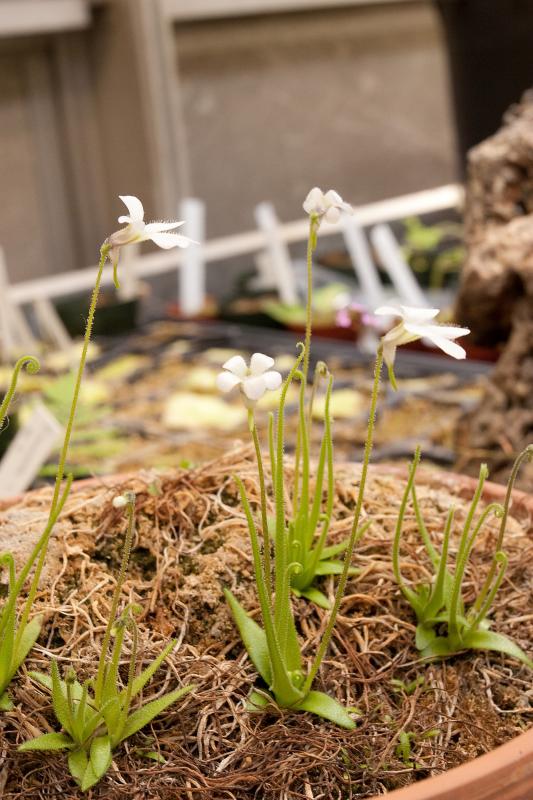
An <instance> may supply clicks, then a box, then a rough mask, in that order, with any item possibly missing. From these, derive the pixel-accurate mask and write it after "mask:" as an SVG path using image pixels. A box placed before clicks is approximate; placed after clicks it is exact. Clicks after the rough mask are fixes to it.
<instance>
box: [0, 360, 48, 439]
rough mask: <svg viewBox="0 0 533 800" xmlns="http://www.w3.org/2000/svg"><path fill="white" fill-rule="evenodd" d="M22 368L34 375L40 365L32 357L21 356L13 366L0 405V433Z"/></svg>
mask: <svg viewBox="0 0 533 800" xmlns="http://www.w3.org/2000/svg"><path fill="white" fill-rule="evenodd" d="M23 367H26V372H29V373H30V375H35V373H36V372H38V371H39V367H40V364H39V362H38V361H37V359H36V358H35V357H34V356H22V358H19V360H18V361H17V363H16V364H15V368H14V370H13V375H12V376H11V382H10V384H9V389H8V390H7V392H6V394H5V396H4V399H3V401H2V404H1V405H0V432H1V430H2V426H3V424H4V420H5V418H6V417H7V414H8V411H9V406H10V405H11V401H12V399H13V395H14V394H15V390H16V388H17V383H18V379H19V373H20V371H21V369H22V368H23Z"/></svg>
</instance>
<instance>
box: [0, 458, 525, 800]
mask: <svg viewBox="0 0 533 800" xmlns="http://www.w3.org/2000/svg"><path fill="white" fill-rule="evenodd" d="M235 473H238V474H239V475H240V476H241V477H242V478H243V480H244V482H245V484H246V487H247V490H248V492H249V496H250V498H251V499H252V501H254V500H255V499H256V498H257V496H258V485H257V477H256V469H255V466H254V463H253V461H252V459H251V453H250V451H248V450H242V449H241V450H238V451H233V452H230V453H228V454H227V455H226V456H225V457H224V458H222V459H219V460H217V461H215V462H212V463H211V464H207V465H204V466H202V467H200V468H197V469H195V470H185V469H183V470H181V471H175V472H173V473H172V474H168V475H166V476H156V475H155V474H148V473H146V474H139V475H136V476H134V477H131V478H120V479H119V480H120V481H121V483H120V484H115V485H113V481H112V480H111V479H105V480H102V482H96V483H90V484H86V485H82V486H81V487H79V488H77V490H76V491H75V492H74V493H73V494H72V495H71V498H70V499H69V501H68V504H67V507H66V509H65V512H64V514H63V517H62V519H61V522H60V525H59V526H58V528H57V531H56V540H55V543H54V546H53V547H52V548H51V550H50V558H49V566H48V573H47V577H46V580H45V581H43V587H42V591H41V594H40V595H39V598H38V602H37V604H36V605H37V608H36V610H38V611H40V612H44V613H45V615H46V623H45V625H44V628H43V631H42V635H41V637H40V639H39V644H38V646H37V647H36V648H35V649H34V650H33V651H32V653H31V655H30V657H29V659H28V661H27V663H26V668H27V669H28V670H29V669H38V670H41V671H48V670H49V666H50V659H51V658H52V657H53V658H55V659H57V660H58V662H59V665H60V669H62V670H64V669H65V668H66V667H67V666H68V665H73V666H74V668H75V669H76V671H77V672H78V677H79V678H80V679H85V678H87V677H90V676H92V675H94V674H95V672H96V664H97V660H98V656H99V648H100V644H101V641H102V637H103V633H104V630H105V625H106V622H107V615H108V613H109V609H110V604H111V596H112V592H113V588H114V580H115V579H114V576H115V575H116V573H117V570H118V565H119V559H120V551H121V544H122V541H123V536H124V531H125V519H124V515H123V513H122V512H121V511H120V510H117V509H115V508H114V507H113V506H112V499H113V497H114V496H115V495H116V494H117V492H118V491H119V490H120V491H122V490H125V489H126V488H128V489H133V490H134V491H135V492H136V494H137V532H136V538H135V544H134V548H133V552H132V558H131V562H130V567H129V570H128V577H127V581H126V583H125V585H124V591H123V605H125V604H126V603H128V602H132V601H135V602H137V603H139V604H140V605H141V606H142V607H143V609H144V610H143V613H142V614H141V616H140V619H139V640H140V653H141V658H142V660H143V662H144V664H145V665H146V664H147V663H148V660H150V659H152V658H154V657H155V656H156V655H157V654H158V653H159V652H160V651H161V649H162V648H163V647H164V646H165V644H166V643H167V642H168V641H169V639H170V638H176V639H177V640H178V645H177V646H176V648H175V650H174V651H173V653H172V654H171V656H170V657H169V658H168V660H167V662H166V663H165V665H164V666H163V667H162V668H161V669H160V670H159V672H158V673H157V674H156V676H155V678H154V680H153V681H152V683H151V684H150V685H149V686H148V687H147V689H146V690H145V693H146V695H145V696H146V697H149V696H152V695H156V694H159V693H164V692H166V691H169V690H171V689H174V688H176V687H177V686H179V685H182V684H186V683H190V682H192V683H194V684H195V685H196V689H195V691H194V692H193V693H192V694H191V695H188V696H187V697H185V698H184V699H183V700H182V701H181V702H180V703H178V704H176V705H175V706H172V707H171V708H170V709H168V710H167V711H166V712H165V713H164V714H163V715H161V716H160V717H158V718H157V719H156V720H155V721H154V722H153V723H152V725H151V726H149V727H148V728H147V729H144V730H143V731H142V732H140V733H138V734H136V735H135V736H134V737H132V739H130V740H128V742H126V743H125V744H124V745H123V746H121V747H120V748H119V749H118V750H117V751H116V752H115V754H114V761H113V765H112V767H111V768H110V770H109V772H108V774H107V775H106V776H105V778H104V779H103V780H102V781H101V782H100V784H98V785H97V786H96V787H95V788H94V789H93V790H91V791H90V792H88V793H87V795H86V797H88V798H91V800H92V798H94V799H95V800H96V799H97V798H98V800H104V798H105V799H106V800H115V799H116V800H118V799H119V798H132V799H133V798H134V799H135V800H149V799H150V798H154V799H155V798H159V799H160V800H171V798H172V800H175V799H176V798H179V799H181V798H184V800H185V799H186V800H199V799H200V798H209V800H248V799H249V798H257V800H274V799H275V800H282V798H283V800H295V799H296V798H303V799H304V800H312V799H313V798H315V799H316V800H318V799H319V798H321V800H322V799H323V800H337V798H338V800H340V799H341V798H343V799H344V800H345V799H346V798H354V800H355V799H356V798H358V799H361V800H362V798H369V797H372V796H374V795H381V794H385V793H386V791H387V790H391V789H393V788H396V787H399V786H404V785H406V784H409V783H411V782H413V781H417V780H421V779H423V778H425V777H428V776H430V775H434V774H437V773H439V772H441V771H442V770H445V769H448V768H451V767H454V766H456V765H458V764H460V763H462V762H464V761H467V760H469V759H472V758H475V757H476V756H478V755H480V754H482V753H484V752H486V751H488V750H490V749H492V748H494V747H496V746H497V745H499V744H501V743H503V742H505V741H506V740H508V739H510V738H512V737H514V736H516V735H517V734H519V733H520V732H522V731H524V730H525V729H526V728H527V727H528V726H529V724H530V721H531V715H532V713H533V690H532V688H531V674H530V672H529V671H528V670H527V668H526V667H525V666H521V665H520V664H517V663H516V662H513V661H512V660H510V659H508V658H506V657H504V656H501V655H498V654H494V653H481V652H476V653H465V654H463V655H460V656H457V657H454V658H452V659H449V660H447V661H445V662H443V663H437V664H428V663H423V662H422V661H421V659H420V657H419V654H418V652H417V650H416V648H415V646H414V622H415V620H414V616H413V613H412V611H411V609H410V607H409V606H408V605H407V604H406V602H405V601H404V599H403V597H402V595H401V594H400V592H399V590H398V587H397V585H396V584H395V582H394V578H393V574H392V567H391V542H392V535H393V530H394V525H395V518H396V514H397V510H398V506H399V503H400V500H401V494H402V491H403V488H404V484H405V479H404V477H403V476H401V475H400V474H399V473H398V470H397V469H396V472H394V471H387V468H386V467H382V468H380V469H376V470H373V471H372V472H371V476H370V481H369V484H368V486H367V493H366V499H365V504H364V516H365V518H369V517H371V518H372V520H373V524H372V526H371V527H370V529H369V531H368V532H367V534H366V535H365V537H364V539H363V541H362V542H361V543H360V545H359V547H358V550H357V553H356V555H355V557H354V563H355V564H356V566H357V567H358V568H359V569H360V570H361V572H360V574H359V575H357V576H355V577H353V578H352V579H351V580H350V583H349V584H348V589H347V592H346V596H345V598H344V601H343V603H342V607H341V615H340V617H339V619H338V622H337V626H336V630H335V634H334V637H333V640H332V643H331V646H330V649H329V653H328V656H327V658H326V660H325V662H324V663H323V665H322V667H321V670H320V673H319V676H318V679H317V682H316V685H315V688H319V689H322V690H323V691H326V692H328V693H330V694H332V695H334V696H336V697H337V698H338V699H339V700H340V701H341V702H343V703H345V704H346V705H347V706H353V707H354V708H355V709H357V712H354V714H357V717H358V719H357V727H356V728H355V730H353V731H345V730H341V729H339V728H336V727H335V726H333V725H332V724H330V723H327V722H325V721H322V720H320V719H319V718H318V717H315V716H311V715H309V714H303V713H289V712H280V711H279V710H278V709H276V708H270V709H269V710H268V711H267V712H266V713H263V714H260V715H250V714H249V713H247V712H246V711H245V709H244V702H245V699H246V696H247V694H248V692H249V691H250V689H251V687H253V686H254V685H255V684H256V681H257V675H256V673H255V670H254V668H253V666H252V665H251V663H250V661H249V659H248V657H247V655H246V652H245V651H244V648H243V646H242V644H241V641H240V639H239V636H238V634H237V632H236V629H235V626H234V623H233V621H232V618H231V615H230V612H229V610H228V607H227V605H226V603H225V601H224V598H223V594H222V589H223V587H226V586H227V587H230V588H231V589H232V591H233V592H234V593H235V594H236V596H237V597H238V598H239V599H240V601H241V602H242V603H243V604H244V605H245V607H246V608H247V609H249V610H254V609H255V610H257V606H258V604H257V599H256V595H255V589H254V583H253V570H252V564H251V552H250V545H249V539H248V532H247V527H246V521H245V519H244V515H243V512H242V510H241V508H240V506H239V503H238V500H237V491H236V486H235V482H234V480H233V478H232V475H233V474H235ZM336 475H337V481H336V500H335V515H334V519H335V522H334V524H333V526H332V530H331V540H332V541H336V540H340V539H342V538H344V537H345V536H346V535H347V533H348V531H349V528H350V524H351V519H352V514H353V508H354V503H355V496H356V492H357V486H358V468H357V467H352V466H344V467H341V468H339V469H338V470H337V474H336ZM432 475H433V478H431V479H428V478H427V476H426V477H422V478H421V480H420V482H419V487H418V494H419V499H420V502H421V506H422V509H423V512H424V515H425V519H426V524H427V527H428V529H429V531H430V533H431V535H432V537H433V538H434V540H435V541H436V542H440V541H441V539H442V532H443V528H444V521H445V518H446V514H447V511H448V509H449V507H450V504H451V503H452V502H453V503H455V504H456V507H457V511H456V517H455V519H456V524H455V528H456V530H455V533H456V534H457V531H458V529H459V526H460V525H461V522H462V521H464V519H465V516H466V513H467V504H466V503H465V502H464V501H463V500H462V499H460V498H459V497H458V494H460V488H461V487H460V486H457V487H456V488H457V492H456V491H454V488H453V487H452V488H450V487H449V484H450V476H449V475H448V476H447V480H442V481H441V480H440V478H439V473H438V472H437V471H435V472H434V473H432ZM289 477H290V475H289ZM49 496H50V492H49V490H47V489H44V490H40V491H38V492H35V493H32V494H30V495H27V496H26V497H25V498H24V500H23V501H21V503H19V504H18V506H17V507H16V508H11V509H8V510H5V509H4V510H3V511H2V512H0V529H1V528H2V527H3V526H4V525H5V524H6V520H7V519H9V525H10V526H11V527H10V528H9V531H12V530H13V534H12V535H13V541H17V538H24V537H30V538H31V537H32V536H35V533H33V534H32V533H31V531H32V530H34V529H35V525H31V526H30V527H29V529H28V526H27V524H26V523H27V519H28V516H32V518H33V520H34V521H35V520H36V519H39V518H41V517H42V515H43V513H44V511H45V510H46V502H47V499H48V498H49ZM15 512H16V513H15ZM22 512H23V513H22ZM517 514H518V512H517ZM17 520H20V527H19V530H18V532H17V531H15V530H14V527H13V526H15V527H16V524H17ZM495 526H496V523H495V522H494V523H493V522H490V523H489V524H488V525H487V526H486V527H485V529H484V531H482V533H481V534H480V537H479V540H478V543H477V546H476V549H475V552H474V554H473V557H472V563H471V565H470V566H469V568H468V572H467V580H466V587H465V600H466V602H467V603H468V602H469V601H471V600H472V598H473V596H474V594H475V589H476V587H477V586H479V585H480V584H481V582H482V580H483V577H484V575H485V574H486V571H487V568H488V564H489V562H490V559H491V557H492V552H493V547H494V542H495V535H496V527H495ZM456 542H457V538H455V540H454V545H456ZM505 549H506V552H507V554H508V556H509V568H508V571H507V574H506V578H505V581H504V583H503V586H502V588H501V590H500V594H499V596H498V600H497V602H496V604H495V607H494V612H493V614H492V620H493V626H492V627H493V629H494V630H497V631H500V632H502V633H506V634H508V635H510V636H512V637H513V638H514V639H515V641H516V642H517V643H518V644H520V645H521V646H522V647H523V648H524V649H525V650H528V649H529V652H531V643H532V640H533V639H532V633H533V603H532V586H533V530H532V528H531V521H530V519H526V518H523V516H522V517H521V516H520V514H518V516H511V519H510V521H509V527H508V531H507V535H506V541H505ZM452 552H455V547H454V546H453V547H452ZM402 570H403V572H404V575H405V577H406V578H407V579H409V580H411V581H414V582H416V581H419V580H420V579H421V578H423V577H424V576H426V577H427V575H428V563H427V561H426V559H425V557H424V554H423V549H422V546H421V542H420V539H419V536H418V534H417V528H416V522H415V519H414V514H413V511H412V509H411V508H409V510H408V513H407V515H406V519H405V525H404V536H403V541H402ZM322 581H323V582H322V584H321V588H322V589H323V590H324V591H325V592H326V593H327V594H329V595H330V596H332V595H333V589H334V583H333V580H332V579H331V578H328V579H322ZM294 607H295V609H296V615H297V625H298V630H299V634H300V637H301V641H302V644H303V645H304V654H305V655H306V656H307V657H308V658H311V657H312V655H313V654H314V652H315V649H316V646H317V642H318V641H319V639H320V636H321V633H322V631H323V629H324V626H325V624H326V621H327V612H324V611H323V610H321V609H318V608H317V607H316V606H314V605H312V604H311V603H309V602H307V601H304V600H301V599H300V600H296V599H295V600H294ZM129 646H130V643H128V644H127V646H126V652H125V659H124V662H125V663H124V668H126V661H127V651H128V649H129ZM12 696H13V700H14V702H15V708H14V710H13V711H11V712H9V713H4V714H2V716H1V717H0V744H1V746H0V796H2V797H3V798H6V800H19V798H28V800H52V799H53V798H58V797H61V798H78V797H81V796H82V795H81V793H80V792H79V791H78V789H77V788H76V786H75V783H74V781H73V780H72V779H71V778H70V776H69V773H68V770H67V767H66V758H65V757H64V756H63V755H62V754H56V753H52V754H39V753H35V754H31V753H18V752H17V745H19V744H20V743H22V742H23V741H25V740H27V739H29V738H31V737H33V736H35V735H38V734H39V733H45V732H49V731H52V730H58V725H57V723H56V721H55V719H54V715H53V713H52V710H51V705H50V699H49V697H48V695H47V693H46V692H45V691H44V690H42V689H41V688H39V687H37V686H36V685H35V684H34V682H33V681H32V680H31V679H30V677H29V676H28V675H27V673H26V671H25V670H23V671H21V673H20V674H19V675H18V676H17V678H16V679H15V681H14V683H13V686H12ZM154 750H155V751H157V753H159V754H160V756H161V757H162V758H163V759H164V761H161V762H160V763H154V761H153V760H151V759H150V758H149V757H147V754H148V753H149V752H150V751H154Z"/></svg>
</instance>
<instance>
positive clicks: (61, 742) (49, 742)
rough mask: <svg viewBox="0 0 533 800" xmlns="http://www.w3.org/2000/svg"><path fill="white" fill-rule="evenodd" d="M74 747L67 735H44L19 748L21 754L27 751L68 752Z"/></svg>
mask: <svg viewBox="0 0 533 800" xmlns="http://www.w3.org/2000/svg"><path fill="white" fill-rule="evenodd" d="M72 747H74V742H73V741H72V739H71V738H70V736H68V735H67V734H66V733H43V734H42V735H41V736H36V737H35V739H30V740H29V741H28V742H24V743H23V744H21V745H20V746H19V748H18V749H19V750H20V751H21V752H26V751H27V750H67V749H69V748H72Z"/></svg>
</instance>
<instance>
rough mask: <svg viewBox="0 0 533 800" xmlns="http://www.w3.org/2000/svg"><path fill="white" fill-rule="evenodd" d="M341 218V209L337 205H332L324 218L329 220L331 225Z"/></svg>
mask: <svg viewBox="0 0 533 800" xmlns="http://www.w3.org/2000/svg"><path fill="white" fill-rule="evenodd" d="M340 218H341V210H340V208H337V206H330V207H329V208H328V210H327V211H326V213H325V214H324V219H325V220H326V222H329V224H330V225H334V224H335V223H336V222H338V221H339V220H340Z"/></svg>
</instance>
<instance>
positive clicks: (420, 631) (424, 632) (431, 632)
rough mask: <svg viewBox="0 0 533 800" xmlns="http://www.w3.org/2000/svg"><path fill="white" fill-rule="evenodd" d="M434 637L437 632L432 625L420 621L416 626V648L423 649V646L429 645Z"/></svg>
mask: <svg viewBox="0 0 533 800" xmlns="http://www.w3.org/2000/svg"><path fill="white" fill-rule="evenodd" d="M436 638H437V634H436V632H435V629H434V628H433V626H432V625H427V624H425V623H423V622H420V623H419V624H418V625H417V626H416V637H415V644H416V647H417V649H418V650H425V648H426V647H429V646H430V644H431V642H433V641H434V639H436Z"/></svg>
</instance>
